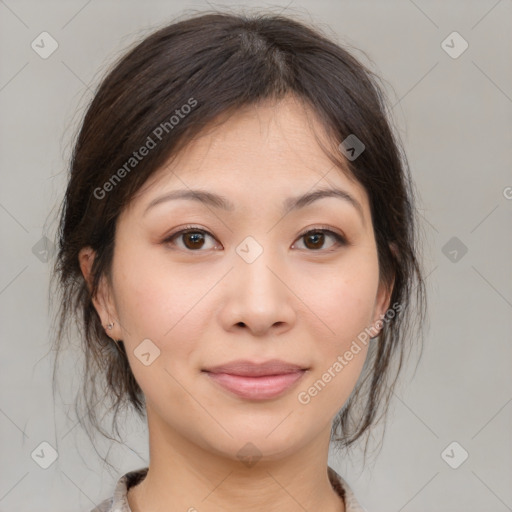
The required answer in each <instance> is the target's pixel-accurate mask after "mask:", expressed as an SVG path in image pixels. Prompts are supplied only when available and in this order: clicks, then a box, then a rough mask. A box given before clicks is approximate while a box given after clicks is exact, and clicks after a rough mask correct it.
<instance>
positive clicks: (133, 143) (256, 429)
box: [54, 13, 425, 512]
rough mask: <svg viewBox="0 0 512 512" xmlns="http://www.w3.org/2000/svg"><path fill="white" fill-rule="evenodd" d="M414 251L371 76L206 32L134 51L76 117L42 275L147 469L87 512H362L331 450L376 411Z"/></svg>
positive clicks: (277, 42) (244, 21) (287, 44)
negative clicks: (141, 424)
mask: <svg viewBox="0 0 512 512" xmlns="http://www.w3.org/2000/svg"><path fill="white" fill-rule="evenodd" d="M416 238H417V235H416V220H415V210H414V206H413V192H412V186H411V181H410V177H409V174H408V168H407V164H406V159H405V157H404V156H403V155H402V153H401V150H400V144H399V140H398V138H397V137H396V135H395V134H394V133H393V130H392V127H391V124H390V122H389V120H388V119H387V116H386V103H385V101H384V95H383V93H382V89H381V88H380V87H379V86H378V85H377V77H375V76H374V75H373V74H372V73H371V72H370V71H369V70H368V69H366V68H365V67H364V66H363V65H362V64H361V63H360V62H358V61H357V60H356V59H355V58H354V57H353V56H352V55H351V54H350V53H349V52H348V51H347V50H345V49H344V48H342V47H340V46H339V45H337V44H335V43H334V42H332V41H330V40H329V39H328V38H326V37H325V36H324V35H322V34H321V33H320V32H319V31H318V30H315V29H313V28H310V27H307V26H305V25H304V24H302V23H301V22H298V21H295V20H292V19H289V18H286V17H283V16H275V15H260V16H251V17H249V16H243V15H233V14H228V13H208V14H202V15H196V16H192V17H190V18H188V19H185V20H182V21H180V22H177V23H173V24H171V25H168V26H166V27H164V28H162V29H161V30H159V31H157V32H156V33H153V34H152V35H150V36H149V37H147V38H145V39H144V40H143V41H142V42H140V44H138V45H137V46H136V47H134V48H133V49H132V50H130V51H129V52H128V53H127V54H126V55H125V56H123V57H122V58H121V59H120V60H119V62H118V63H117V64H116V65H115V67H114V68H113V69H112V70H111V71H110V72H109V74H108V76H107V77H106V78H105V79H104V80H103V82H102V83H101V86H100V87H99V89H98V91H97V92H96V94H95V97H94V99H93V101H92V103H91V105H90V106H89V108H88V110H87V113H86V115H85V118H84V120H83V123H82V126H81V130H80V133H79V135H78V139H77V141H76V145H75V150H74V153H73V158H72V162H71V172H70V177H69V183H68V187H67V191H66V195H65V198H64V201H63V205H62V210H61V219H60V240H59V254H58V258H57V263H56V267H55V269H54V270H55V275H56V276H57V277H58V285H59V287H60V288H59V290H60V292H61V296H60V299H61V302H60V306H61V308H60V322H59V327H60V328H59V330H58V336H57V340H56V345H57V349H59V348H60V347H61V344H62V342H63V338H64V336H63V332H64V325H65V324H66V323H67V322H68V321H69V320H70V319H72V318H75V319H76V321H77V322H78V326H79V327H80V330H81V333H82V336H83V344H84V353H85V361H86V372H87V373H86V378H85V380H84V388H83V391H84V396H85V397H86V401H87V411H88V416H89V419H90V420H91V421H92V423H93V424H94V425H95V426H96V427H97V428H98V429H99V430H100V431H101V432H103V431H102V430H101V427H100V425H99V423H98V421H97V411H98V402H102V401H104V400H110V403H111V404H112V408H113V409H114V410H115V413H116V416H117V412H118V410H119V409H120V407H121V406H123V405H129V406H132V407H133V409H134V410H135V411H137V412H138V413H139V415H140V416H141V417H144V416H145V417H147V423H148V432H149V453H150V461H149V466H148V467H144V468H138V469H135V470H133V471H131V472H129V473H127V474H125V475H123V476H122V477H121V478H120V479H119V480H118V482H117V486H116V489H115V491H114V494H113V496H111V497H109V498H107V499H105V500H104V501H103V502H102V503H101V504H99V505H98V507H97V508H95V509H94V510H95V512H106V511H112V512H113V511H119V510H123V511H131V512H146V511H152V512H157V511H166V512H174V511H178V510H180V511H183V510H189V511H194V510H198V511H200V512H203V511H204V512H208V511H218V510H261V511H272V510H280V511H296V510H297V511H299V510H301V511H303V510H311V511H313V510H324V511H329V512H335V511H336V512H341V511H345V512H354V511H357V510H362V508H361V506H360V505H359V504H358V501H357V500H356V498H355V496H354V494H353V492H352V490H351V489H350V487H349V485H348V484H347V482H346V481H345V480H344V479H343V478H342V477H341V476H340V475H338V474H337V473H336V472H335V471H334V470H333V469H332V468H330V467H329V466H328V464H327V458H328V449H329V445H330V442H331V441H332V442H333V443H335V444H336V446H338V447H340V448H348V447H349V446H351V445H352V444H353V443H354V442H355V441H356V440H358V439H360V438H361V437H362V436H363V435H366V434H368V432H369V429H370V427H371V426H372V425H374V424H375V422H376V421H377V420H378V419H379V417H381V416H379V413H380V414H381V415H382V414H384V413H385V411H386V410H387V404H388V401H389V398H390V396H391V394H392V391H393V387H394V384H395V381H396V377H397V375H398V372H399V370H400V367H401V364H402V359H403V355H404V353H405V351H406V348H408V347H409V346H410V340H411V339H416V338H413V337H412V334H411V333H410V332H409V331H410V328H411V327H412V326H414V325H416V322H417V323H418V324H419V325H421V324H422V320H423V317H424V315H425V306H424V293H425V292H424V283H423V279H422V273H421V270H420V265H419V262H418V257H417V247H416ZM413 292H415V293H413ZM414 298H416V299H417V301H418V305H419V308H418V309H417V311H413V310H412V308H411V304H412V301H413V299H414ZM73 315H76V316H75V317H74V316H73ZM100 386H104V387H106V389H107V394H106V395H104V394H102V393H101V392H99V391H98V390H99V389H100ZM94 399H95V400H94Z"/></svg>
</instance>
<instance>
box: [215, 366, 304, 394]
mask: <svg viewBox="0 0 512 512" xmlns="http://www.w3.org/2000/svg"><path fill="white" fill-rule="evenodd" d="M305 372H306V370H296V371H294V372H291V373H283V374H281V375H265V376H263V377H244V376H241V375H232V374H229V373H210V372H207V373H206V374H207V375H208V376H209V377H210V378H211V379H213V380H214V381H215V382H216V383H217V384H220V385H221V386H222V387H223V388H224V389H227V390H228V391H230V392H231V393H234V394H235V395H237V396H240V397H242V398H246V399H248V400H267V399H270V398H275V397H277V396H279V395H281V394H282V393H284V391H286V390H287V389H288V388H290V387H291V386H292V385H293V384H295V382H297V381H298V380H299V379H300V378H301V377H302V376H303V375H304V373H305Z"/></svg>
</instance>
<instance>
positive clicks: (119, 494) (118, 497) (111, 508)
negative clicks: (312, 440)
mask: <svg viewBox="0 0 512 512" xmlns="http://www.w3.org/2000/svg"><path fill="white" fill-rule="evenodd" d="M147 472H148V468H147V467H145V468H140V469H136V470H134V471H130V472H128V473H125V474H124V475H123V476H122V477H121V478H120V479H119V480H118V481H117V483H116V486H115V489H114V494H113V495H112V496H111V497H110V498H107V499H105V500H103V501H102V502H101V503H100V504H99V505H98V506H97V507H96V508H94V509H93V510H91V512H132V510H131V509H130V506H129V505H128V499H127V494H128V489H129V488H130V487H132V486H134V485H137V484H138V483H139V482H141V481H142V480H143V479H144V477H145V476H146V473H147ZM328 475H329V480H330V482H331V485H332V486H333V489H334V490H335V491H336V492H337V493H338V494H339V496H340V497H341V498H342V499H343V500H344V502H345V511H346V512H366V511H365V509H364V508H363V507H362V506H361V505H360V504H359V503H358V502H357V500H356V498H355V496H354V493H353V492H352V490H351V489H350V487H349V486H348V484H347V482H345V480H343V478H341V476H340V475H338V473H336V471H334V469H332V468H331V467H330V466H328Z"/></svg>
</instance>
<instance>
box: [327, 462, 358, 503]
mask: <svg viewBox="0 0 512 512" xmlns="http://www.w3.org/2000/svg"><path fill="white" fill-rule="evenodd" d="M328 475H329V480H330V481H331V484H332V486H333V487H334V489H335V490H336V492H337V493H338V494H339V495H340V496H341V497H342V498H343V501H344V502H345V512H367V510H366V509H365V508H363V506H362V505H361V504H360V503H359V502H358V501H357V499H356V496H355V494H354V492H353V491H352V489H351V488H350V486H349V485H348V483H347V482H346V481H345V480H344V479H343V478H342V477H341V476H340V475H339V474H338V473H336V471H334V469H332V468H331V467H330V466H328Z"/></svg>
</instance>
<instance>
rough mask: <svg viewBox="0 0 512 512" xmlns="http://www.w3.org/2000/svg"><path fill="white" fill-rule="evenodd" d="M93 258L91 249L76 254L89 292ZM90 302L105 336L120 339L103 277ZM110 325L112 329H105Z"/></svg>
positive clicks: (107, 288)
mask: <svg viewBox="0 0 512 512" xmlns="http://www.w3.org/2000/svg"><path fill="white" fill-rule="evenodd" d="M95 256H96V253H95V252H94V250H93V249H92V248H91V247H84V248H83V249H81V250H80V252H79V253H78V261H79V264H80V269H81V271H82V274H83V276H84V279H85V282H86V284H87V288H88V289H89V292H91V290H92V277H93V276H92V275H91V269H92V264H93V262H94V258H95ZM91 300H92V303H93V305H94V308H95V309H96V312H97V313H98V315H99V317H100V319H101V324H102V325H103V328H104V329H105V332H106V334H107V336H109V337H110V338H112V339H113V340H119V339H121V338H122V334H121V326H120V324H119V320H118V315H117V311H116V307H115V304H114V301H113V300H112V298H111V293H110V287H109V285H108V283H107V279H106V277H105V276H104V275H103V276H101V278H100V282H99V285H98V290H97V293H96V295H95V296H94V297H92V298H91ZM110 323H112V324H114V325H113V328H112V329H108V328H107V325H108V324H110Z"/></svg>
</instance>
